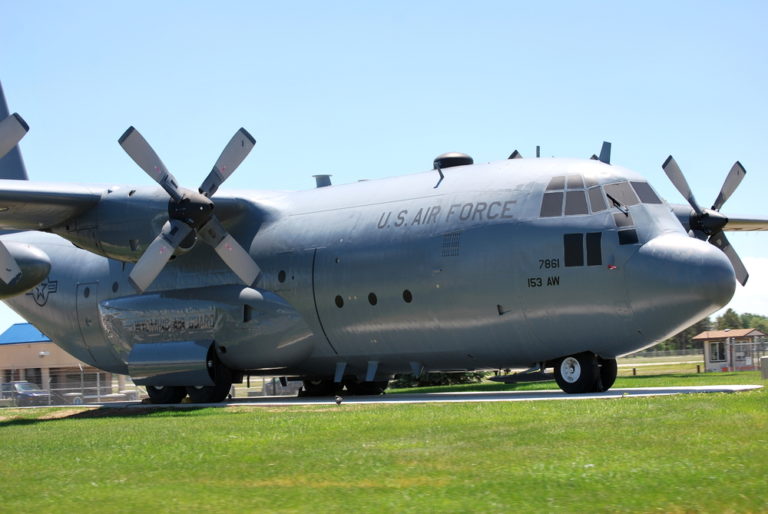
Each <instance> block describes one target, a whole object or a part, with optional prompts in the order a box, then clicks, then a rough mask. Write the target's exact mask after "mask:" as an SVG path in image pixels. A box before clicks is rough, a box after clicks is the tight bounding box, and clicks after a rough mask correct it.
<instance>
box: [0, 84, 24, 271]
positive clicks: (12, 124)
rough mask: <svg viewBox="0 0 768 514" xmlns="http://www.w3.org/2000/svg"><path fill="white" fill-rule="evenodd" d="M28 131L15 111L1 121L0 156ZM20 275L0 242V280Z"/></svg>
mask: <svg viewBox="0 0 768 514" xmlns="http://www.w3.org/2000/svg"><path fill="white" fill-rule="evenodd" d="M0 93H1V92H0ZM6 112H8V111H6ZM28 131H29V125H27V122H26V121H24V118H22V117H21V116H19V114H18V113H13V114H11V115H10V116H8V117H7V118H5V119H4V120H2V121H0V158H2V157H3V156H5V154H7V153H8V152H10V151H11V150H12V149H13V147H15V146H16V145H17V144H19V141H21V138H22V137H24V135H25V134H26V133H27V132H28ZM19 275H21V268H20V267H19V263H18V262H16V259H14V258H13V255H11V253H10V252H9V251H8V249H7V248H6V247H5V245H4V244H3V243H2V242H0V280H2V281H3V282H5V283H6V284H10V283H11V282H13V280H14V279H16V277H18V276H19Z"/></svg>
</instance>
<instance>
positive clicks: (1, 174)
mask: <svg viewBox="0 0 768 514" xmlns="http://www.w3.org/2000/svg"><path fill="white" fill-rule="evenodd" d="M9 114H10V113H9V112H8V104H7V103H6V102H5V94H4V93H3V85H2V84H1V83H0V120H4V119H5V118H7V117H8V115H9ZM0 179H14V180H29V179H28V178H27V169H26V168H25V167H24V159H22V157H21V150H19V146H18V145H16V147H15V148H13V149H12V150H11V151H10V152H8V153H7V154H5V156H4V157H2V158H0Z"/></svg>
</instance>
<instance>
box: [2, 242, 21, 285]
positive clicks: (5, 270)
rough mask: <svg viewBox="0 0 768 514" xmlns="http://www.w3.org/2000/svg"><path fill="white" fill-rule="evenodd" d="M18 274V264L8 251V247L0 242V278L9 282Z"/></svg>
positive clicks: (19, 271) (19, 273)
mask: <svg viewBox="0 0 768 514" xmlns="http://www.w3.org/2000/svg"><path fill="white" fill-rule="evenodd" d="M19 275H21V268H20V267H19V264H18V263H17V262H16V259H14V258H13V255H11V252H9V251H8V248H6V247H5V245H4V244H3V243H2V242H0V280H2V281H3V282H5V283H6V284H10V283H11V282H13V280H14V279H15V278H16V277H18V276H19Z"/></svg>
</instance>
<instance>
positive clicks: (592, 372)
mask: <svg viewBox="0 0 768 514" xmlns="http://www.w3.org/2000/svg"><path fill="white" fill-rule="evenodd" d="M598 376H599V371H598V367H597V356H596V355H595V354H594V353H590V352H584V353H579V354H577V355H569V356H568V357H563V358H562V359H561V360H559V361H558V362H557V364H556V365H555V381H556V382H557V385H558V386H560V389H562V390H563V391H565V392H566V393H568V394H582V393H593V392H595V391H597V379H598Z"/></svg>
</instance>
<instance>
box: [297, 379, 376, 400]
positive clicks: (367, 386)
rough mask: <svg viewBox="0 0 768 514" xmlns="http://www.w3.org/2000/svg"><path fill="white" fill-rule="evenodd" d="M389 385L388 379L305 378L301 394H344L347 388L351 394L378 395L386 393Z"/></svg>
mask: <svg viewBox="0 0 768 514" xmlns="http://www.w3.org/2000/svg"><path fill="white" fill-rule="evenodd" d="M388 385H389V381H388V380H379V381H374V382H365V381H361V380H358V379H357V378H355V377H345V378H344V380H343V381H342V383H341V384H338V383H336V382H334V381H333V380H330V379H305V380H304V390H303V391H302V392H301V396H333V395H335V394H343V392H342V389H343V388H346V394H349V395H354V396H378V395H381V394H384V390H385V389H386V388H387V386H388Z"/></svg>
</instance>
